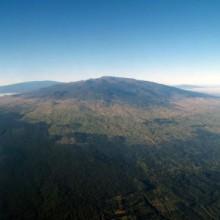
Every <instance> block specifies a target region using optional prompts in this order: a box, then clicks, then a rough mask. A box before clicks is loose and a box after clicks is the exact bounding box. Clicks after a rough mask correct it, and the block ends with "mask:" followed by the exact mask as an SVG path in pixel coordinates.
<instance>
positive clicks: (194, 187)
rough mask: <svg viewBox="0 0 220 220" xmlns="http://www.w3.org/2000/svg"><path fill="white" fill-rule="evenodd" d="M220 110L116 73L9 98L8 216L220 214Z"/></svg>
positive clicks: (0, 152)
mask: <svg viewBox="0 0 220 220" xmlns="http://www.w3.org/2000/svg"><path fill="white" fill-rule="evenodd" d="M219 109H220V100H219V99H218V98H215V97H212V96H207V95H202V94H199V93H194V92H190V91H183V90H180V89H177V88H173V87H169V86H165V85H160V84H156V83H151V82H145V81H137V80H133V79H124V78H114V77H104V78H99V79H92V80H88V81H80V82H75V83H67V84H60V85H54V86H51V87H48V88H43V89H40V90H38V91H31V92H27V93H26V94H21V95H16V96H5V97H1V98H0V173H1V175H0V198H1V199H0V219H1V220H10V219H17V220H28V219H32V220H47V219H48V220H49V219H54V220H72V219H73V220H75V219H77V220H100V219H102V220H112V219H119V220H122V219H130V220H145V219H151V220H192V219H193V220H213V219H214V220H217V219H219V216H220V211H219V210H220V172H219V170H220V148H219V146H220V118H219V114H220V110H219Z"/></svg>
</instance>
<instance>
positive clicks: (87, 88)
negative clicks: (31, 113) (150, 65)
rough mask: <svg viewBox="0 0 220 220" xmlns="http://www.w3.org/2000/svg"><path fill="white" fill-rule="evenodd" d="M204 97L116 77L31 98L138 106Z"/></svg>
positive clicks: (58, 88) (70, 85)
mask: <svg viewBox="0 0 220 220" xmlns="http://www.w3.org/2000/svg"><path fill="white" fill-rule="evenodd" d="M205 96H206V95H202V94H199V93H193V92H190V91H184V90H181V89H177V88H174V87H170V86H165V85H161V84H157V83H152V82H146V81H139V80H134V79H128V78H117V77H102V78H98V79H91V80H86V81H80V82H75V83H66V84H60V85H56V86H53V87H50V88H45V89H42V90H41V91H37V92H36V93H30V94H29V95H28V97H35V98H44V99H45V98H48V99H55V100H60V99H62V100H64V99H77V100H81V101H82V100H85V101H86V100H89V101H95V100H98V101H103V102H105V103H114V102H115V103H125V104H128V105H139V106H149V105H167V104H169V103H170V102H172V101H173V100H174V99H180V98H189V97H205Z"/></svg>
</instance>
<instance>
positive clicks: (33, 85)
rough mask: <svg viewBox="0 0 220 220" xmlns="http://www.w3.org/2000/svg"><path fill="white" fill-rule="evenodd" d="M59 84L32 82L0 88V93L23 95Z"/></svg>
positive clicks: (53, 82)
mask: <svg viewBox="0 0 220 220" xmlns="http://www.w3.org/2000/svg"><path fill="white" fill-rule="evenodd" d="M56 84H59V82H56V81H32V82H22V83H17V84H12V85H6V86H0V93H25V92H30V91H34V90H38V89H42V88H45V87H49V86H53V85H56Z"/></svg>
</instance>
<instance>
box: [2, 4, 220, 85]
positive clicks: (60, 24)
mask: <svg viewBox="0 0 220 220" xmlns="http://www.w3.org/2000/svg"><path fill="white" fill-rule="evenodd" d="M103 75H113V76H124V77H132V78H137V79H143V80H150V81H156V82H161V83H167V84H182V83H188V84H219V83H220V1H219V0H78V1H76V0H71V1H70V0H69V1H67V0H59V1H58V0H0V84H8V83H14V82H20V81H30V80H59V81H75V80H80V79H87V78H95V77H99V76H103Z"/></svg>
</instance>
